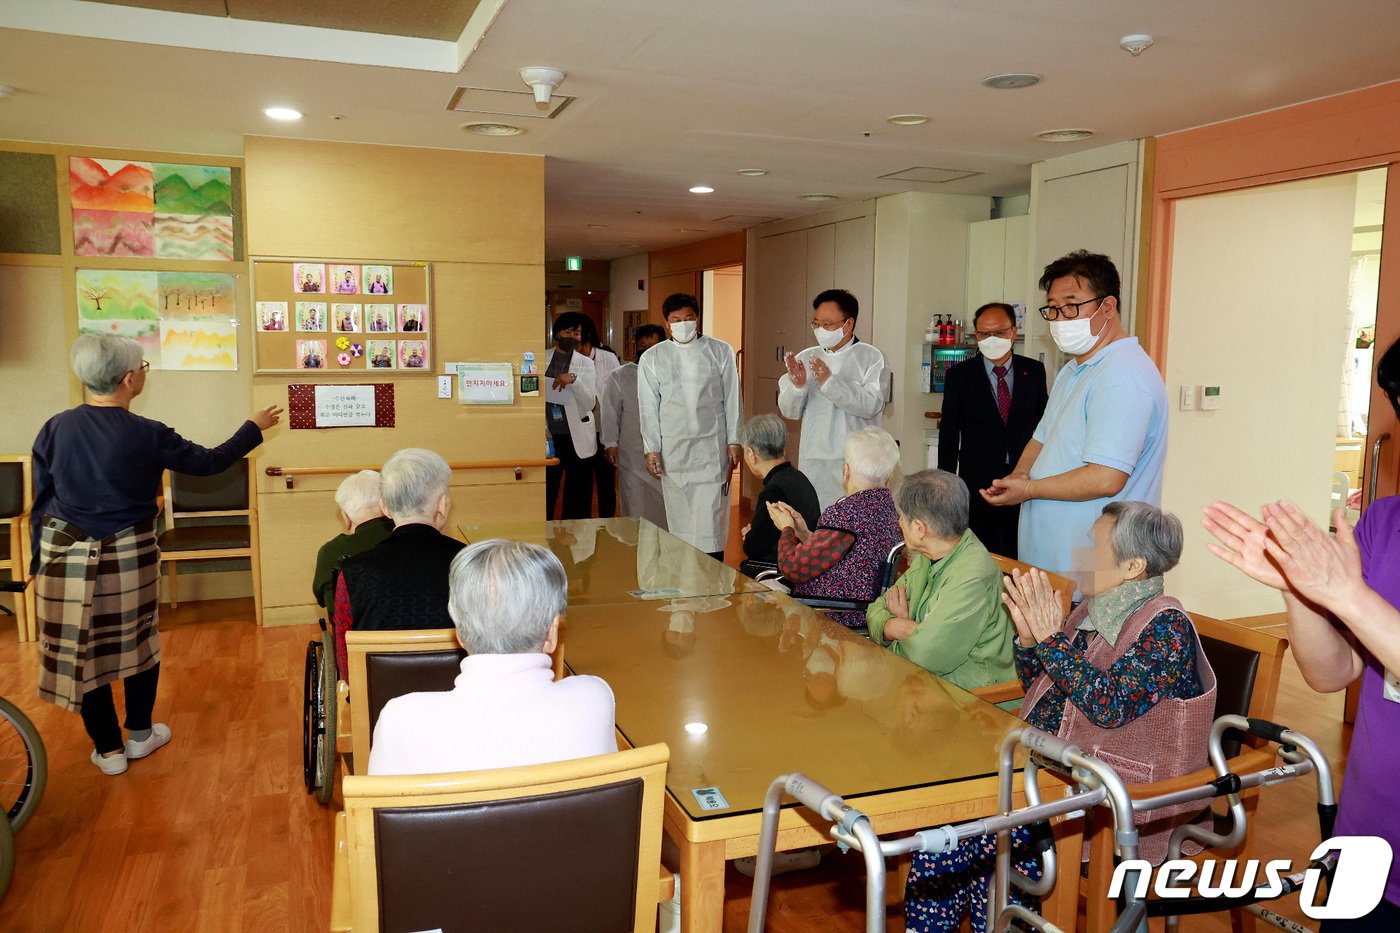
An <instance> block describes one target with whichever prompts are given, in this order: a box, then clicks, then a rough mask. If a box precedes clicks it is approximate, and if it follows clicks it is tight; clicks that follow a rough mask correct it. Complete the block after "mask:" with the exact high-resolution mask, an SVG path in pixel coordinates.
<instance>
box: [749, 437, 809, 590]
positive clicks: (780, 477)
mask: <svg viewBox="0 0 1400 933" xmlns="http://www.w3.org/2000/svg"><path fill="white" fill-rule="evenodd" d="M770 502H786V503H787V504H788V505H790V506H792V507H793V508H794V509H796V510H797V513H798V514H799V515H801V516H802V518H803V520H804V521H806V522H807V527H808V528H816V527H817V521H818V520H819V519H820V518H821V514H822V506H821V502H820V501H819V500H818V499H817V491H816V489H814V488H813V487H812V481H811V480H809V479H808V478H807V477H806V475H805V474H804V473H803V472H802V471H801V470H799V469H797V467H795V466H793V465H792V464H791V463H788V462H786V461H784V462H782V463H780V464H778V465H777V466H775V467H773V469H771V470H769V471H768V475H767V476H765V477H763V491H762V492H760V493H759V494H758V501H757V502H755V503H754V507H753V525H752V526H751V527H750V528H749V533H748V534H747V535H745V536H744V555H745V556H746V557H748V559H749V560H757V561H763V562H764V563H767V564H776V563H777V562H778V539H779V538H781V537H782V532H780V531H778V528H777V526H776V525H774V524H773V519H771V518H769V517H768V503H770Z"/></svg>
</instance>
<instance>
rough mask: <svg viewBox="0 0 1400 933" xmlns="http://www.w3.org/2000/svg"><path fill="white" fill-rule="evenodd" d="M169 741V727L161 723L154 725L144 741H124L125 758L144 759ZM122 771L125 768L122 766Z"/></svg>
mask: <svg viewBox="0 0 1400 933" xmlns="http://www.w3.org/2000/svg"><path fill="white" fill-rule="evenodd" d="M169 741H170V727H169V726H167V725H166V724H165V723H163V722H158V723H154V724H153V725H152V726H151V734H150V737H149V738H147V739H145V740H144V741H141V742H137V741H135V740H134V739H127V740H126V757H127V758H130V759H133V760H135V759H137V758H145V757H146V756H147V755H149V754H150V753H151V752H153V751H155V750H156V749H158V748H160V747H161V746H162V745H164V744H165V743H166V742H169ZM122 770H123V771H125V770H126V767H125V765H123V767H122Z"/></svg>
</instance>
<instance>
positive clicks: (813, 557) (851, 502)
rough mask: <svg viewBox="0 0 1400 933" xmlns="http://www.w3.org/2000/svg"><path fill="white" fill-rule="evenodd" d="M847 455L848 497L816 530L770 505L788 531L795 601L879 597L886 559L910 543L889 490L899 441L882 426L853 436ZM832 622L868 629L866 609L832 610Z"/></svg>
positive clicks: (783, 547)
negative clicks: (798, 598) (896, 548)
mask: <svg viewBox="0 0 1400 933" xmlns="http://www.w3.org/2000/svg"><path fill="white" fill-rule="evenodd" d="M841 454H842V456H843V458H844V459H845V464H844V465H843V466H842V468H841V482H842V491H843V495H842V497H841V498H840V499H837V500H836V501H835V502H833V503H832V504H831V505H830V506H828V507H827V509H826V511H824V512H822V513H821V517H820V518H819V519H818V520H817V527H816V528H815V529H814V530H810V531H809V530H808V528H807V523H806V521H804V520H803V518H802V515H801V514H800V513H798V511H797V510H796V509H794V508H793V507H792V506H790V505H788V504H787V503H785V502H775V503H770V504H769V505H768V514H769V515H770V516H771V517H772V519H773V524H774V526H776V527H777V528H778V529H779V530H780V531H781V532H782V535H781V537H780V538H779V539H778V570H779V571H780V572H781V573H782V575H783V576H784V577H786V578H787V579H788V581H789V582H791V583H793V584H795V586H794V587H793V591H792V592H793V595H794V596H827V597H831V598H833V599H855V600H873V599H875V598H876V597H877V596H879V595H880V590H881V589H882V588H883V586H884V580H882V579H881V571H882V569H883V566H882V562H883V561H884V559H885V557H886V556H887V555H888V554H889V552H890V550H891V549H892V548H893V547H894V546H895V545H896V544H898V543H899V542H900V541H903V540H904V535H903V533H902V532H901V531H900V530H899V513H898V512H896V511H895V507H894V497H893V496H891V495H890V490H889V488H888V486H889V482H890V477H891V476H893V475H894V472H895V470H896V468H898V466H899V447H898V445H896V444H895V442H894V438H893V437H891V436H890V435H889V434H888V433H887V432H885V431H882V430H880V429H879V428H864V429H862V430H860V431H853V432H852V433H850V434H849V435H847V436H846V441H845V443H844V444H843V445H842V448H841ZM831 617H832V618H833V619H835V620H836V621H837V622H840V623H841V624H842V625H845V626H847V627H850V628H862V627H864V626H865V613H864V612H859V611H856V612H832V613H831Z"/></svg>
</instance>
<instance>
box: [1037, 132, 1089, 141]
mask: <svg viewBox="0 0 1400 933" xmlns="http://www.w3.org/2000/svg"><path fill="white" fill-rule="evenodd" d="M1093 135H1094V131H1093V130H1075V129H1070V130H1046V131H1045V132H1043V133H1036V134H1035V138H1036V139H1039V140H1042V141H1044V142H1047V143H1075V142H1079V140H1081V139H1088V138H1089V137H1090V136H1093Z"/></svg>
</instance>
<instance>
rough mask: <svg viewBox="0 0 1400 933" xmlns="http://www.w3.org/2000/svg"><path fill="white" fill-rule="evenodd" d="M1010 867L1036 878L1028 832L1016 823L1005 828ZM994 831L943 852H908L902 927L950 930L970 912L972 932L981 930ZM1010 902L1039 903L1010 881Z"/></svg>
mask: <svg viewBox="0 0 1400 933" xmlns="http://www.w3.org/2000/svg"><path fill="white" fill-rule="evenodd" d="M1011 857H1012V862H1011V867H1012V869H1013V870H1015V871H1019V872H1021V873H1022V874H1024V875H1027V876H1028V877H1030V878H1033V879H1038V878H1040V860H1039V859H1037V858H1035V857H1033V856H1032V854H1031V851H1030V833H1029V831H1028V830H1027V829H1026V828H1025V827H1022V828H1020V829H1017V830H1013V831H1012V833H1011ZM996 861H997V840H996V837H995V836H978V837H977V838H976V839H968V840H966V841H964V842H962V843H961V844H960V845H959V846H958V847H957V848H956V849H954V850H953V851H952V852H948V853H945V854H943V855H927V854H925V853H923V852H915V853H914V864H913V865H912V866H911V867H910V869H909V881H908V884H907V886H906V887H905V890H904V928H905V930H907V931H910V933H954V931H956V930H957V929H958V928H959V927H960V926H961V925H962V920H963V917H964V916H965V915H967V914H969V913H970V914H971V922H972V933H986V929H987V902H988V899H989V898H990V896H991V886H992V876H993V874H995V872H996ZM1011 900H1012V902H1013V903H1016V904H1020V905H1022V906H1024V907H1029V908H1030V909H1032V910H1035V909H1037V907H1038V906H1039V899H1038V898H1034V897H1031V896H1030V895H1028V894H1026V893H1025V892H1023V891H1021V890H1020V889H1019V888H1017V887H1016V886H1015V885H1012V886H1011Z"/></svg>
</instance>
